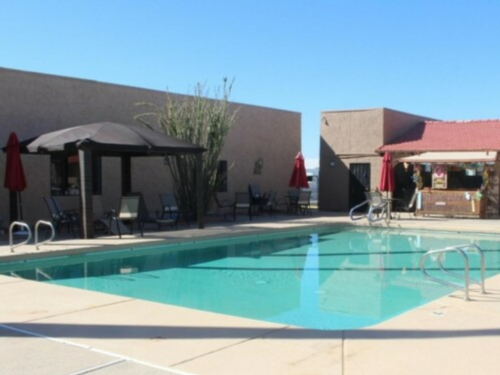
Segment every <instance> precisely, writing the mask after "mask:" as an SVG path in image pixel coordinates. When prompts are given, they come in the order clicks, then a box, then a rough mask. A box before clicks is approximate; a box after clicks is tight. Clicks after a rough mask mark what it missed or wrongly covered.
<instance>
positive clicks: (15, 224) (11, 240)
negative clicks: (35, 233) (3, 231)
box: [9, 221, 31, 253]
mask: <svg viewBox="0 0 500 375" xmlns="http://www.w3.org/2000/svg"><path fill="white" fill-rule="evenodd" d="M15 227H23V228H26V230H27V231H28V233H27V234H28V238H27V239H26V240H25V241H23V242H20V243H18V244H14V228H15ZM30 240H31V229H30V227H29V225H28V224H26V223H24V222H22V221H13V222H12V224H10V227H9V244H10V252H11V253H13V252H14V248H16V247H19V246H22V245H26V244H27V243H28V242H30Z"/></svg>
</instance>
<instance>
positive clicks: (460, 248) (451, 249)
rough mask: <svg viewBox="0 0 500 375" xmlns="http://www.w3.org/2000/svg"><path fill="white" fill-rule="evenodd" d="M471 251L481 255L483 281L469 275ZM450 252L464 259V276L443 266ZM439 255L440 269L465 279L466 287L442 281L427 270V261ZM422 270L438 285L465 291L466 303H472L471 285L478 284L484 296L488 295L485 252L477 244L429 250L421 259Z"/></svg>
mask: <svg viewBox="0 0 500 375" xmlns="http://www.w3.org/2000/svg"><path fill="white" fill-rule="evenodd" d="M470 250H472V252H477V253H478V254H479V257H480V264H481V275H480V277H481V280H474V279H472V278H470V276H469V274H470V267H469V257H468V255H467V253H468V252H470ZM449 252H456V253H458V254H460V255H461V256H462V258H463V259H464V275H463V276H462V275H460V274H458V273H455V272H451V271H449V270H447V269H446V267H445V266H444V264H443V255H444V254H446V253H449ZM436 254H437V258H436V259H437V261H438V264H439V268H440V269H441V270H442V271H443V272H444V273H446V274H448V275H450V276H453V277H456V278H459V279H463V280H464V286H463V288H462V287H461V286H459V285H457V284H455V283H452V282H449V281H446V280H443V279H440V278H437V277H435V276H431V275H430V274H429V273H428V272H427V270H426V269H425V259H426V258H427V257H429V256H432V255H436ZM420 270H421V271H422V273H423V274H424V275H425V276H426V277H427V278H429V279H431V280H434V281H436V282H437V283H440V284H442V285H446V286H449V287H452V288H454V289H458V290H463V291H464V294H465V295H464V300H465V301H470V299H469V286H470V284H471V283H473V284H478V285H480V286H481V293H482V294H485V293H486V289H485V286H484V275H485V260H484V253H483V251H482V250H481V248H480V247H479V246H477V245H475V244H464V245H458V246H450V247H446V248H443V249H437V250H429V251H428V252H426V253H425V254H424V255H422V258H420Z"/></svg>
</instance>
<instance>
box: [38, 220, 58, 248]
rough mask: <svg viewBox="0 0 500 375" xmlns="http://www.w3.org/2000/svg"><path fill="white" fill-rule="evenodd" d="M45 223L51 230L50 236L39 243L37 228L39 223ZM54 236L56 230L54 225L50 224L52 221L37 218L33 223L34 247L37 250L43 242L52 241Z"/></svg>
mask: <svg viewBox="0 0 500 375" xmlns="http://www.w3.org/2000/svg"><path fill="white" fill-rule="evenodd" d="M42 224H43V225H47V226H48V227H49V228H50V230H51V235H50V238H49V239H47V240H45V241H42V242H40V243H38V228H39V227H40V225H42ZM55 236H56V231H55V229H54V226H53V225H52V223H51V222H50V221H44V220H38V221H37V222H36V224H35V247H36V249H37V250H40V246H41V245H43V244H46V243H48V242H50V241H52V240H53V239H54V237H55Z"/></svg>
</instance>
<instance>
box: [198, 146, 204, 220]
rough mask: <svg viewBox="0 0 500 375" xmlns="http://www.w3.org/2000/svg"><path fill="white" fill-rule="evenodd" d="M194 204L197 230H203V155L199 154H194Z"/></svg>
mask: <svg viewBox="0 0 500 375" xmlns="http://www.w3.org/2000/svg"><path fill="white" fill-rule="evenodd" d="M196 202H197V209H198V212H197V216H198V229H203V228H205V212H204V210H203V207H204V206H205V205H204V204H203V154H202V153H201V152H200V153H198V154H196Z"/></svg>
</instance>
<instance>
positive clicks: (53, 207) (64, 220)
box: [43, 197, 80, 236]
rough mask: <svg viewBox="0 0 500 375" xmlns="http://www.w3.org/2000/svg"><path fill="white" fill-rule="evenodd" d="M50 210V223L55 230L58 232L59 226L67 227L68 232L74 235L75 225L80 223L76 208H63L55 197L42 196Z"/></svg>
mask: <svg viewBox="0 0 500 375" xmlns="http://www.w3.org/2000/svg"><path fill="white" fill-rule="evenodd" d="M43 200H44V201H45V203H46V205H47V208H48V209H49V212H50V217H51V219H52V224H53V225H54V229H55V231H56V232H59V231H60V229H61V226H63V225H65V226H66V227H67V230H68V233H69V232H71V233H72V234H73V236H74V235H75V226H78V225H79V223H80V215H79V214H78V212H77V211H76V210H65V209H64V208H63V207H62V205H61V203H60V202H59V201H58V200H57V199H56V198H55V197H43Z"/></svg>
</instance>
